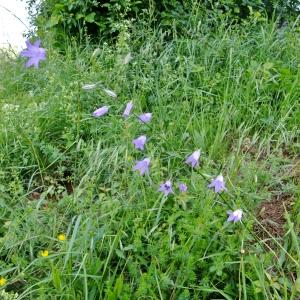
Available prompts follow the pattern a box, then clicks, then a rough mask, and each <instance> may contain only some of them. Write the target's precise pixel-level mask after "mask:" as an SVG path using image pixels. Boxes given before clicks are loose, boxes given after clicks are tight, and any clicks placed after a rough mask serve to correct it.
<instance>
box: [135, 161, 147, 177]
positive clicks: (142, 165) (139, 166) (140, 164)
mask: <svg viewBox="0 0 300 300" xmlns="http://www.w3.org/2000/svg"><path fill="white" fill-rule="evenodd" d="M149 166H150V158H144V159H142V160H139V161H137V162H136V164H135V166H134V167H133V171H139V172H140V175H141V176H143V175H144V174H145V173H146V174H148V173H149Z"/></svg>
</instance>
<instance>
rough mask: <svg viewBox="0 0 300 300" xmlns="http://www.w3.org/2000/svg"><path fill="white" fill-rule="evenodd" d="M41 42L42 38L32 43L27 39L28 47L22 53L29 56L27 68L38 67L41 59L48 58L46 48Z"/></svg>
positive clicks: (23, 55)
mask: <svg viewBox="0 0 300 300" xmlns="http://www.w3.org/2000/svg"><path fill="white" fill-rule="evenodd" d="M40 44H41V41H40V40H37V41H35V42H34V44H31V43H30V41H29V40H27V41H26V46H27V49H26V50H23V51H22V52H21V53H20V55H21V56H22V57H28V58H29V59H28V61H27V63H26V65H25V66H26V67H27V68H29V67H31V66H34V67H35V68H38V67H39V62H40V60H45V59H46V50H45V49H44V48H40Z"/></svg>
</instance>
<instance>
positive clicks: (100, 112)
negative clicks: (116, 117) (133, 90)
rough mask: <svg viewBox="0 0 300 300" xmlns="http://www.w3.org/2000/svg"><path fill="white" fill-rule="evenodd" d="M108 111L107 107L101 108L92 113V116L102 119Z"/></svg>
mask: <svg viewBox="0 0 300 300" xmlns="http://www.w3.org/2000/svg"><path fill="white" fill-rule="evenodd" d="M108 109H109V107H108V106H102V107H100V108H98V109H96V110H95V111H94V112H93V116H94V117H102V116H104V115H105V114H107V113H108Z"/></svg>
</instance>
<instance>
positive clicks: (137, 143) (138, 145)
mask: <svg viewBox="0 0 300 300" xmlns="http://www.w3.org/2000/svg"><path fill="white" fill-rule="evenodd" d="M146 141H147V137H146V136H145V135H141V136H140V137H138V138H136V139H134V140H133V141H132V143H133V145H134V147H135V149H139V150H142V151H143V150H144V147H145V143H146Z"/></svg>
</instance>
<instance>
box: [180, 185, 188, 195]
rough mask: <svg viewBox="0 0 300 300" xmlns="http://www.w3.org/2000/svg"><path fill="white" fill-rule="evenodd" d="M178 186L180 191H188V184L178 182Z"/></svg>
mask: <svg viewBox="0 0 300 300" xmlns="http://www.w3.org/2000/svg"><path fill="white" fill-rule="evenodd" d="M178 188H179V190H180V192H182V193H185V192H187V189H188V188H187V186H186V184H184V183H182V182H181V183H179V184H178Z"/></svg>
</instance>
